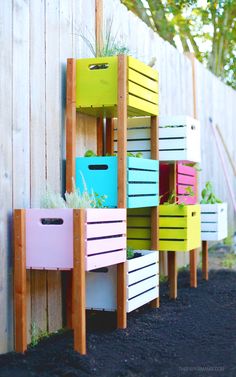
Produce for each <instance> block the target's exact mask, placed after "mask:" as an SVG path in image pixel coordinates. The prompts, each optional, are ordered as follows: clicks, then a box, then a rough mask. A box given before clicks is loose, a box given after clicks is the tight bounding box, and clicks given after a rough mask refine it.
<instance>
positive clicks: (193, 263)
mask: <svg viewBox="0 0 236 377" xmlns="http://www.w3.org/2000/svg"><path fill="white" fill-rule="evenodd" d="M190 287H192V288H197V249H193V250H190Z"/></svg>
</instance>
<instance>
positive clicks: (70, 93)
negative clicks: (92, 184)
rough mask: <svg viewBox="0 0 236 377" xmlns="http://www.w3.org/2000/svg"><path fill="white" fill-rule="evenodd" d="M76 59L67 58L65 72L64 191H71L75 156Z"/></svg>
mask: <svg viewBox="0 0 236 377" xmlns="http://www.w3.org/2000/svg"><path fill="white" fill-rule="evenodd" d="M75 85H76V60H75V59H68V60H67V72H66V191H67V192H71V191H72V178H75V156H76V106H75V99H76V92H75V88H76V86H75Z"/></svg>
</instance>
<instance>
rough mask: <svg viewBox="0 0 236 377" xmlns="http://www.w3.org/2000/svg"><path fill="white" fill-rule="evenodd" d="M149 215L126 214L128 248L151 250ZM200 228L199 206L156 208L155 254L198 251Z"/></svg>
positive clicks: (143, 211)
mask: <svg viewBox="0 0 236 377" xmlns="http://www.w3.org/2000/svg"><path fill="white" fill-rule="evenodd" d="M150 214H151V212H150V208H137V209H136V208H134V209H129V210H128V218H127V243H128V246H130V247H133V248H135V249H142V248H144V249H147V250H148V249H150V248H151V232H150V226H151V218H150ZM200 228H201V227H200V205H185V206H183V207H181V206H178V205H160V206H159V250H162V251H165V250H170V251H189V250H192V249H195V248H197V247H200V244H201V233H200Z"/></svg>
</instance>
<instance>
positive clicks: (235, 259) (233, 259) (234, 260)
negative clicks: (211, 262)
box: [221, 254, 236, 268]
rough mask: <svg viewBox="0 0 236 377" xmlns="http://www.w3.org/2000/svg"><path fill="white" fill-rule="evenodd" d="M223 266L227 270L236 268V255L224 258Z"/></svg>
mask: <svg viewBox="0 0 236 377" xmlns="http://www.w3.org/2000/svg"><path fill="white" fill-rule="evenodd" d="M221 265H222V266H223V267H225V268H234V267H235V266H236V255H235V254H228V255H226V256H225V257H224V259H223V260H222V262H221Z"/></svg>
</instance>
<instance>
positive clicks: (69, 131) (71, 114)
mask: <svg viewBox="0 0 236 377" xmlns="http://www.w3.org/2000/svg"><path fill="white" fill-rule="evenodd" d="M75 157H76V59H67V71H66V191H67V192H71V191H72V189H73V185H72V178H75ZM66 322H67V326H68V327H69V328H72V273H71V271H68V272H66Z"/></svg>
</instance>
